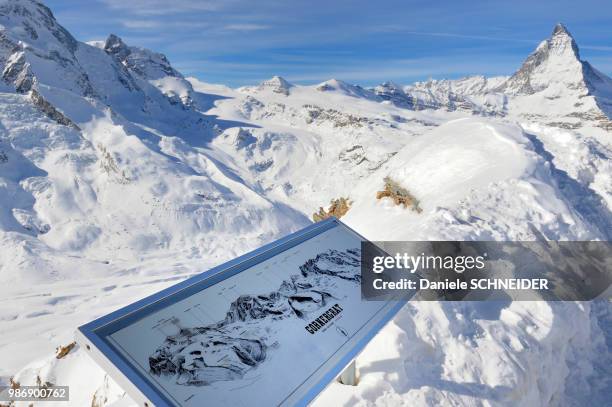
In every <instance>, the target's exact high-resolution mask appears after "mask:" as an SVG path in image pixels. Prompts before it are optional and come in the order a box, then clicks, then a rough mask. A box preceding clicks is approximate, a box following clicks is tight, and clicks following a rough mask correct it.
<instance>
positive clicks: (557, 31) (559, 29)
mask: <svg viewBox="0 0 612 407" xmlns="http://www.w3.org/2000/svg"><path fill="white" fill-rule="evenodd" d="M552 35H553V36H555V35H568V36H570V37H571V36H572V35H571V34H570V32H569V30H568V29H567V27H566V26H564V25H563V24H561V23H557V24H555V28H554V29H553V32H552Z"/></svg>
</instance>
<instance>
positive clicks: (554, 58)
mask: <svg viewBox="0 0 612 407" xmlns="http://www.w3.org/2000/svg"><path fill="white" fill-rule="evenodd" d="M583 65H584V63H583V62H582V61H581V60H580V53H579V50H578V45H577V44H576V41H574V38H573V37H572V35H571V34H570V32H569V31H568V29H567V28H566V27H565V26H564V25H563V24H561V23H558V24H556V25H555V27H554V29H553V32H552V35H551V36H550V38H548V39H546V40H544V41H542V42H541V43H540V45H538V47H537V48H536V49H535V51H534V52H533V53H532V54H531V55H529V57H528V58H527V59H526V60H525V62H524V63H523V65H522V66H521V68H520V69H519V70H518V71H517V72H515V73H514V75H512V76H511V77H510V78H509V79H508V80H507V81H506V82H505V83H504V84H502V85H501V86H500V88H499V89H498V90H501V91H502V92H504V93H508V94H515V95H518V94H533V93H537V92H540V91H542V90H544V89H548V88H551V87H559V86H561V87H563V88H568V89H583V90H586V86H585V80H584V69H583Z"/></svg>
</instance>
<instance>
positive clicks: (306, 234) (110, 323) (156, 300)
mask: <svg viewBox="0 0 612 407" xmlns="http://www.w3.org/2000/svg"><path fill="white" fill-rule="evenodd" d="M339 226H340V227H343V228H346V229H347V230H348V231H349V232H351V233H353V234H355V235H356V236H357V237H358V238H359V239H361V240H362V241H365V240H366V239H365V238H363V237H362V236H361V235H359V234H358V233H357V232H355V231H354V230H352V229H351V228H349V227H348V226H346V225H345V224H344V223H342V222H340V221H339V220H338V219H336V218H333V217H332V218H329V219H326V220H324V221H322V222H319V223H315V224H313V225H310V226H308V227H306V228H304V229H302V230H300V231H298V232H295V233H293V234H291V235H288V236H286V237H284V238H282V239H280V240H277V241H275V242H272V243H269V244H267V245H265V246H262V247H261V248H259V249H257V250H254V251H252V252H250V253H247V254H245V255H243V256H240V257H238V258H236V259H234V260H232V261H229V262H227V263H224V264H222V265H220V266H217V267H214V268H212V269H211V270H209V271H206V272H203V273H201V274H198V275H196V276H194V277H191V278H188V279H187V280H184V281H182V282H180V283H178V284H175V285H173V286H171V287H168V288H166V289H164V290H162V291H160V292H158V293H155V294H153V295H150V296H148V297H146V298H144V299H142V300H139V301H136V302H134V303H132V304H130V305H128V306H126V307H123V308H121V309H119V310H117V311H114V312H112V313H110V314H108V315H106V316H103V317H101V318H98V319H96V320H94V321H92V322H90V323H88V324H85V325H83V326H81V327H79V328H78V330H77V334H76V337H77V342H78V343H79V345H80V346H81V347H83V348H84V349H86V350H87V351H88V353H89V354H90V355H91V356H92V358H93V359H94V360H95V361H96V362H98V363H99V364H100V365H101V366H102V367H103V368H104V369H105V370H106V372H107V373H108V374H109V375H110V376H111V377H112V378H113V379H114V380H115V381H116V382H117V384H119V385H120V386H122V387H123V388H124V389H125V390H126V391H127V392H128V393H129V394H130V396H131V397H132V398H133V399H134V401H136V402H137V403H138V404H139V405H140V406H145V407H153V406H157V407H163V406H174V404H173V403H172V402H171V401H170V400H168V398H167V397H166V396H165V395H164V394H163V393H162V392H160V391H158V390H157V389H156V386H155V385H153V384H152V383H151V381H150V380H149V379H147V378H146V377H145V376H144V375H142V374H141V373H140V372H139V371H138V370H137V369H136V368H135V367H133V366H132V365H131V364H130V363H129V362H128V361H127V360H126V359H125V357H124V356H123V355H121V354H120V353H119V352H118V351H117V350H116V349H115V348H114V347H113V346H112V345H111V344H110V342H109V340H108V339H107V338H108V337H109V336H110V335H111V334H112V333H114V332H116V331H118V330H120V329H122V328H124V327H125V326H128V325H130V324H131V323H132V322H135V321H137V320H139V319H141V318H143V317H145V316H147V315H149V314H151V313H154V312H156V311H158V310H160V309H162V308H164V307H166V306H168V305H170V304H173V303H175V302H178V301H181V300H183V299H184V298H187V297H189V296H191V295H193V294H195V293H197V292H199V291H201V290H204V289H206V288H208V287H210V286H212V285H214V284H216V283H218V282H220V281H223V280H225V279H227V278H229V277H231V276H233V275H235V274H238V273H240V272H242V271H244V270H246V269H248V268H250V267H252V266H254V265H256V264H258V263H260V262H262V261H265V260H267V259H269V258H271V257H274V256H276V255H277V254H279V253H281V252H283V251H286V250H288V249H290V248H292V247H294V246H297V245H298V244H300V243H302V242H304V241H306V240H309V239H311V238H313V237H315V236H317V235H319V234H321V233H323V232H325V231H328V230H330V229H332V228H335V227H339ZM406 302H407V299H399V300H397V301H389V302H388V303H387V304H386V305H385V306H384V307H383V310H382V312H380V314H382V315H381V316H380V318H379V319H378V320H377V321H374V322H373V323H372V324H369V326H368V331H367V332H365V333H360V339H359V341H358V342H357V343H356V345H354V346H353V348H352V349H350V350H349V351H348V352H346V353H345V354H344V356H343V357H342V358H341V359H340V361H339V362H338V363H336V364H335V365H334V366H333V367H331V368H330V369H329V370H328V371H327V372H326V373H325V374H324V375H323V376H321V378H320V379H319V380H318V381H317V382H316V383H315V384H314V385H313V386H312V387H311V388H310V389H309V390H307V391H304V392H303V395H302V396H299V397H298V399H297V400H295V405H300V406H305V405H307V404H308V403H309V402H310V401H312V400H313V399H314V398H315V397H316V396H317V395H318V394H319V393H320V392H321V391H322V390H323V389H324V388H325V387H326V386H327V385H328V384H329V383H331V382H332V381H333V380H334V379H335V378H336V377H337V376H338V375H339V374H340V373H341V372H342V370H343V369H344V368H345V367H346V366H348V365H349V364H350V363H351V361H352V360H353V359H354V358H355V357H356V356H357V355H358V354H359V353H360V352H361V351H362V350H363V348H365V346H366V345H367V344H368V342H369V341H370V340H371V339H372V338H373V337H374V336H375V335H376V334H377V333H378V332H379V331H380V330H381V329H382V328H383V327H384V326H385V325H386V324H387V322H389V321H390V320H391V319H392V318H393V317H394V316H395V314H397V312H398V311H399V310H400V309H401V308H402V307H403V306H404V304H405V303H406Z"/></svg>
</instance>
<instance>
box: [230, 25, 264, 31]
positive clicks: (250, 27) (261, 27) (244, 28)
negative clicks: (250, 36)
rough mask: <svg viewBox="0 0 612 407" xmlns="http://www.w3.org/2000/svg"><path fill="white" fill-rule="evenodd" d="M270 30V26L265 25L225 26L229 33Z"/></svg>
mask: <svg viewBox="0 0 612 407" xmlns="http://www.w3.org/2000/svg"><path fill="white" fill-rule="evenodd" d="M268 28H270V26H269V25H263V24H228V25H225V26H223V29H224V30H228V31H258V30H267V29H268Z"/></svg>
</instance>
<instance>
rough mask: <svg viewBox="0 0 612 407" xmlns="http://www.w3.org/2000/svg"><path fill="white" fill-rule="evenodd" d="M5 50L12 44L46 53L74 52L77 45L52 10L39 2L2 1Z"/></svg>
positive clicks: (0, 21)
mask: <svg viewBox="0 0 612 407" xmlns="http://www.w3.org/2000/svg"><path fill="white" fill-rule="evenodd" d="M0 24H1V26H0V31H1V32H2V33H3V34H4V35H3V36H2V37H3V38H2V46H3V47H6V46H7V45H8V44H7V42H10V41H11V40H12V41H14V42H18V41H21V42H23V44H22V46H24V47H28V46H32V47H36V48H41V49H44V50H46V51H58V52H63V51H65V50H67V51H69V52H71V53H72V52H74V51H75V50H76V47H77V41H76V40H75V39H74V37H73V36H72V35H71V34H70V33H69V32H68V31H67V30H66V29H65V28H64V27H62V26H61V25H60V24H59V23H58V22H57V20H56V19H55V17H54V16H53V13H52V12H51V10H49V8H47V7H46V6H45V5H43V4H41V3H40V2H38V1H35V0H0Z"/></svg>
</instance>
